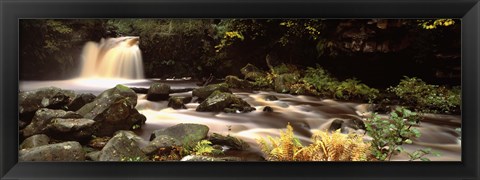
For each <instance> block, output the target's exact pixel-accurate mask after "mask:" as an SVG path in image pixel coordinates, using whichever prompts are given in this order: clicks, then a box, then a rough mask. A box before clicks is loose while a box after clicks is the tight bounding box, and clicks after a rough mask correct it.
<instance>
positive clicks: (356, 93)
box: [335, 79, 379, 101]
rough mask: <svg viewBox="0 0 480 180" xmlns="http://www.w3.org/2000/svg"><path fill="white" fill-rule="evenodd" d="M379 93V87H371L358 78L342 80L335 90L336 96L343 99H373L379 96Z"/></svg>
mask: <svg viewBox="0 0 480 180" xmlns="http://www.w3.org/2000/svg"><path fill="white" fill-rule="evenodd" d="M378 94H379V91H378V90H377V89H375V88H370V87H368V86H367V85H365V84H363V83H360V81H358V80H356V79H347V80H345V81H342V82H340V83H339V84H338V86H337V89H336V90H335V97H336V98H337V99H343V100H349V99H358V100H364V101H367V100H373V99H376V98H377V96H378Z"/></svg>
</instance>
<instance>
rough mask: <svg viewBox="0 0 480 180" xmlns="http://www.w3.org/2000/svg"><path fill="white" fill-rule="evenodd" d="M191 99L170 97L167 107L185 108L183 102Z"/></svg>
mask: <svg viewBox="0 0 480 180" xmlns="http://www.w3.org/2000/svg"><path fill="white" fill-rule="evenodd" d="M190 101H192V97H178V96H176V97H171V98H170V99H168V107H171V108H173V109H187V107H186V106H185V104H187V103H189V102H190Z"/></svg>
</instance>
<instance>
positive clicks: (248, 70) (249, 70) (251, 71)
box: [240, 63, 267, 81]
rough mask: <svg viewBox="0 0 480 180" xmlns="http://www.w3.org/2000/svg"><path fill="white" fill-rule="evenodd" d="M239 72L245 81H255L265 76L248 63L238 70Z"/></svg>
mask: <svg viewBox="0 0 480 180" xmlns="http://www.w3.org/2000/svg"><path fill="white" fill-rule="evenodd" d="M240 72H241V73H242V74H243V76H245V79H249V80H252V81H255V80H257V79H258V78H261V77H265V76H266V75H267V74H266V73H265V72H263V71H262V70H260V69H259V68H257V67H256V66H254V65H252V64H250V63H248V64H247V65H245V67H243V68H242V69H240Z"/></svg>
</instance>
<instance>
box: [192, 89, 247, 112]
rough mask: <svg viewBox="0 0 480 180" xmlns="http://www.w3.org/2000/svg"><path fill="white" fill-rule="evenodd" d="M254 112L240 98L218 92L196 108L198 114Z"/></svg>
mask: <svg viewBox="0 0 480 180" xmlns="http://www.w3.org/2000/svg"><path fill="white" fill-rule="evenodd" d="M253 110H255V108H253V107H251V106H250V105H249V104H248V103H247V102H245V101H244V100H242V99H241V98H239V97H237V96H235V95H233V94H230V93H224V92H220V91H215V92H213V93H212V94H211V95H210V96H208V98H207V99H205V100H204V101H203V102H202V103H200V105H199V106H198V107H197V109H196V111H199V112H221V111H224V112H237V111H238V112H250V111H253Z"/></svg>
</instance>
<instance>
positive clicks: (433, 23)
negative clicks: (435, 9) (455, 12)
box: [418, 19, 455, 29]
mask: <svg viewBox="0 0 480 180" xmlns="http://www.w3.org/2000/svg"><path fill="white" fill-rule="evenodd" d="M454 24H455V21H454V20H453V19H435V20H418V25H419V26H421V27H422V28H423V29H436V28H438V27H447V26H451V25H454Z"/></svg>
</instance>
